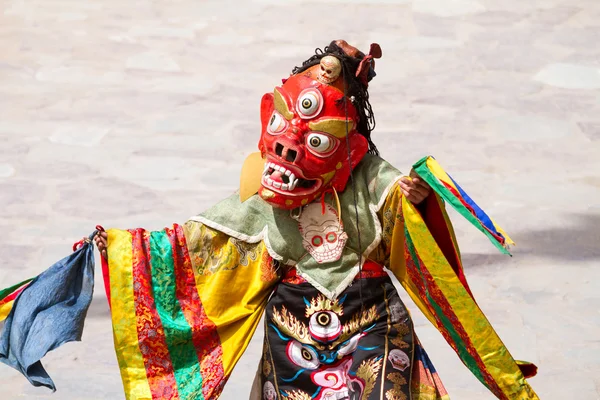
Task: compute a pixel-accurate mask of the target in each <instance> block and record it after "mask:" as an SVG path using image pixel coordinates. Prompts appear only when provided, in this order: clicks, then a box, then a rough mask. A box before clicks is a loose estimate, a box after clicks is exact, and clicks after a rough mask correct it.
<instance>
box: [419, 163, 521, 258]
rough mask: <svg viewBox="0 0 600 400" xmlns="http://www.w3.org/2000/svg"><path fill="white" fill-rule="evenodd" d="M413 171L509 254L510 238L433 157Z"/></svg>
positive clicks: (501, 249) (502, 250)
mask: <svg viewBox="0 0 600 400" xmlns="http://www.w3.org/2000/svg"><path fill="white" fill-rule="evenodd" d="M413 169H414V170H415V172H416V173H417V174H419V176H420V177H421V178H423V179H424V180H425V182H427V183H428V184H429V185H430V186H431V187H432V189H433V190H434V191H435V192H436V193H437V194H438V195H439V196H440V197H441V198H442V199H444V200H445V201H446V202H448V203H449V204H450V205H452V207H454V209H456V211H458V212H459V213H460V214H461V215H462V216H463V217H465V218H466V219H467V220H468V221H469V222H471V223H472V224H473V225H474V226H475V227H476V228H477V229H479V230H480V231H482V232H483V233H484V234H485V235H486V236H487V237H488V238H489V239H490V240H491V242H492V243H493V244H494V245H495V246H496V247H497V248H498V250H500V251H501V252H502V253H504V254H509V255H510V252H509V251H508V245H511V244H514V242H513V241H512V240H511V238H510V237H509V236H508V235H507V234H506V232H504V230H503V229H502V228H500V227H499V226H498V225H497V224H496V223H495V222H494V220H493V219H491V218H490V217H489V216H488V215H487V214H486V213H485V212H484V211H483V210H482V209H481V207H479V206H478V205H477V203H475V202H474V201H473V199H471V197H469V195H468V194H467V193H466V192H465V191H464V190H463V189H462V188H461V187H460V186H459V185H458V183H456V181H454V179H452V177H451V176H450V175H448V174H447V173H446V172H445V171H444V170H443V169H442V167H441V166H440V165H439V164H438V162H437V161H436V160H435V159H434V158H433V157H424V158H422V159H421V160H419V161H417V162H416V163H415V164H414V165H413Z"/></svg>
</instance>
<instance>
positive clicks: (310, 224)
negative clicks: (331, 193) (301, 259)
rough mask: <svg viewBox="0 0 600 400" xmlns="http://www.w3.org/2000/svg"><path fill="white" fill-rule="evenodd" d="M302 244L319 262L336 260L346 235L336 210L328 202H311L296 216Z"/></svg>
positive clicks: (340, 254) (344, 243)
mask: <svg viewBox="0 0 600 400" xmlns="http://www.w3.org/2000/svg"><path fill="white" fill-rule="evenodd" d="M297 220H298V228H299V230H300V234H301V235H302V246H303V247H304V248H305V249H306V251H308V253H309V254H310V255H311V256H312V257H313V258H314V259H315V261H316V262H318V263H319V264H325V263H330V262H334V261H338V260H339V259H340V257H341V256H342V252H343V251H344V246H345V245H346V241H347V240H348V235H347V234H346V232H344V226H343V224H342V221H341V220H340V218H339V216H338V213H337V212H336V210H335V209H334V208H333V207H332V206H330V205H329V204H320V203H311V204H309V205H307V206H305V207H304V209H303V210H302V213H301V214H300V216H299V217H298V218H297Z"/></svg>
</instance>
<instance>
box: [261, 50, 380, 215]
mask: <svg viewBox="0 0 600 400" xmlns="http://www.w3.org/2000/svg"><path fill="white" fill-rule="evenodd" d="M340 74H341V65H340V63H339V61H337V59H336V58H335V57H333V56H327V57H324V58H323V59H322V60H321V63H320V64H319V65H315V66H313V67H310V68H309V69H307V70H306V71H303V72H301V73H299V74H297V75H293V76H291V77H290V78H289V79H287V80H286V81H285V83H284V84H283V85H282V86H280V87H276V88H275V91H274V92H273V93H267V94H265V95H264V96H263V98H262V102H261V108H260V113H261V121H262V133H261V138H260V141H259V143H258V148H259V149H260V152H261V154H262V156H263V158H265V159H266V164H265V170H264V172H263V176H262V182H261V187H260V189H259V191H258V193H259V195H260V197H262V199H263V200H265V201H266V202H268V203H270V204H272V205H273V206H275V207H279V208H284V209H293V208H296V207H300V206H302V205H305V204H307V203H310V202H312V201H313V200H315V199H316V198H318V197H319V196H320V195H321V194H322V193H323V192H324V191H326V190H328V189H331V188H332V187H333V188H334V189H335V190H336V191H338V192H342V191H343V190H344V188H345V187H346V183H347V182H348V178H349V177H350V173H351V171H352V169H353V168H354V167H355V166H356V165H357V164H358V163H359V162H360V160H361V159H362V158H363V157H364V155H365V154H366V153H367V151H368V148H369V145H368V142H367V139H366V138H365V137H364V136H362V135H360V134H359V133H358V132H357V131H356V125H357V113H356V109H355V108H354V106H353V105H352V102H351V101H344V93H343V91H342V90H343V81H342V79H343V78H342V76H340ZM341 89H342V90H341ZM344 103H346V104H344ZM348 145H349V146H350V157H348Z"/></svg>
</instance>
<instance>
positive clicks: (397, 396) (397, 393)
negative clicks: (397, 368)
mask: <svg viewBox="0 0 600 400" xmlns="http://www.w3.org/2000/svg"><path fill="white" fill-rule="evenodd" d="M387 379H388V380H389V381H390V382H392V383H394V387H393V388H391V389H390V390H388V391H387V392H385V398H386V399H387V400H406V395H405V394H404V393H403V392H402V386H404V385H406V379H404V377H403V376H402V375H401V374H400V373H399V372H392V373H390V374H388V376H387Z"/></svg>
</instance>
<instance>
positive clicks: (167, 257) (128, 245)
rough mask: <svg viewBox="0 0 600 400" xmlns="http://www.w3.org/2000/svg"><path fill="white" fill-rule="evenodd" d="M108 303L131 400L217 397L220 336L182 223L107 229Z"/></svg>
mask: <svg viewBox="0 0 600 400" xmlns="http://www.w3.org/2000/svg"><path fill="white" fill-rule="evenodd" d="M108 235H109V237H108V241H109V247H108V260H109V262H108V269H109V270H108V271H105V273H106V272H107V275H108V278H109V281H110V299H109V300H110V305H111V310H112V321H113V330H114V341H115V349H116V352H117V358H118V361H119V366H120V368H121V375H122V379H123V385H124V388H125V394H126V397H127V399H139V400H141V399H182V400H188V399H189V400H191V399H200V400H202V399H206V400H208V399H215V398H217V397H218V395H219V394H220V392H221V390H222V387H223V385H224V383H225V373H224V369H223V363H222V348H221V341H220V338H219V335H218V332H217V328H216V326H215V324H214V323H212V321H211V320H210V319H209V318H208V317H207V315H206V313H205V310H204V307H203V304H202V301H201V300H200V296H199V293H198V288H197V287H196V283H195V278H194V271H193V269H192V264H191V262H190V258H189V255H188V250H187V247H186V242H185V237H184V233H183V229H182V228H181V227H180V226H178V225H174V227H173V228H172V229H165V230H163V231H157V232H147V231H145V230H143V229H135V230H129V231H121V230H114V229H113V230H109V231H108Z"/></svg>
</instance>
